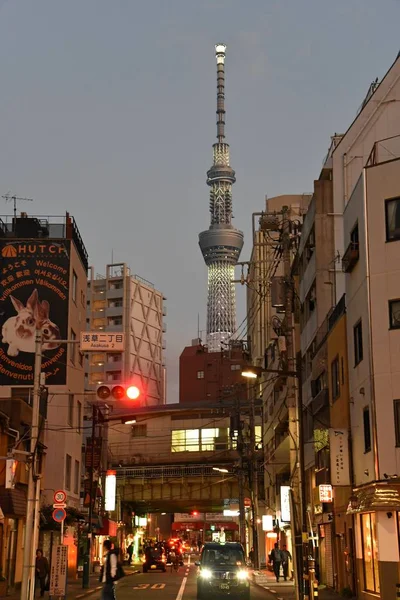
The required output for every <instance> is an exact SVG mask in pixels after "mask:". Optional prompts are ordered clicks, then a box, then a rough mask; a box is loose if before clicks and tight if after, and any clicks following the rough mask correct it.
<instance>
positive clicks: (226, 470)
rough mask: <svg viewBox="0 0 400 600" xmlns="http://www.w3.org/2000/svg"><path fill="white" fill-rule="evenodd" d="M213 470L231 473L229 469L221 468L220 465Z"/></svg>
mask: <svg viewBox="0 0 400 600" xmlns="http://www.w3.org/2000/svg"><path fill="white" fill-rule="evenodd" d="M212 470H213V471H218V473H229V470H228V469H220V468H219V467H213V468H212Z"/></svg>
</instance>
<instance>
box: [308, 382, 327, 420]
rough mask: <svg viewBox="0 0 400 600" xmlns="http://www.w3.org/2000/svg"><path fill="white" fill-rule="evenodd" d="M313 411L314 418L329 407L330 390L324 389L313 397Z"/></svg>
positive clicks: (311, 405)
mask: <svg viewBox="0 0 400 600" xmlns="http://www.w3.org/2000/svg"><path fill="white" fill-rule="evenodd" d="M310 407H311V411H312V414H313V416H315V415H317V414H318V413H319V412H320V411H321V410H323V409H324V408H328V407H329V390H328V388H324V389H322V390H320V391H319V392H318V394H317V395H316V396H314V397H313V399H312V400H311V403H310Z"/></svg>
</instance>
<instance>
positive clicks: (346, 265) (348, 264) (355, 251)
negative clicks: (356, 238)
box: [342, 242, 360, 273]
mask: <svg viewBox="0 0 400 600" xmlns="http://www.w3.org/2000/svg"><path fill="white" fill-rule="evenodd" d="M359 258H360V248H359V243H358V242H350V244H349V245H348V246H347V250H346V252H345V253H344V255H343V258H342V269H343V271H344V272H345V273H351V272H352V270H353V269H354V267H355V265H356V264H357V263H358V259H359Z"/></svg>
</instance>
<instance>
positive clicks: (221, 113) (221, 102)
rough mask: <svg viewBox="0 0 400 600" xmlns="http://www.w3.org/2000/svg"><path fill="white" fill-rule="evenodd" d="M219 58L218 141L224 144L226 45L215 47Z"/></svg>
mask: <svg viewBox="0 0 400 600" xmlns="http://www.w3.org/2000/svg"><path fill="white" fill-rule="evenodd" d="M215 55H216V57H217V139H218V141H219V142H220V143H222V142H223V141H224V139H225V55H226V46H225V44H217V45H216V46H215Z"/></svg>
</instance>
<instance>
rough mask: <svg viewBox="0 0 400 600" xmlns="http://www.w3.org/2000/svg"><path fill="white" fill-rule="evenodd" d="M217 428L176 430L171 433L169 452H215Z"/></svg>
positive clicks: (218, 431) (217, 435)
mask: <svg viewBox="0 0 400 600" xmlns="http://www.w3.org/2000/svg"><path fill="white" fill-rule="evenodd" d="M219 435H220V430H219V428H215V427H212V428H205V429H176V430H174V431H172V432H171V452H200V451H202V452H210V451H214V450H215V444H216V439H217V438H218V437H219Z"/></svg>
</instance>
